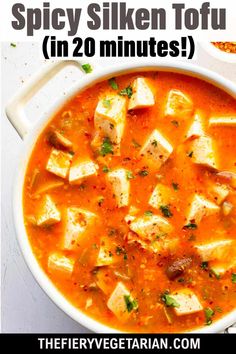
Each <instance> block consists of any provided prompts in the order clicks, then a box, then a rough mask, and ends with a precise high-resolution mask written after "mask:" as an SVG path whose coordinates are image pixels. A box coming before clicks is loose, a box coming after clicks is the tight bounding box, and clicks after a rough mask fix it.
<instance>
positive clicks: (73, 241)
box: [62, 207, 97, 250]
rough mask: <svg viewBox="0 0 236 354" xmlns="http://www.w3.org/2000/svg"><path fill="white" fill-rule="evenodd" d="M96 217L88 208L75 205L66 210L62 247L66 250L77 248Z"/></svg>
mask: <svg viewBox="0 0 236 354" xmlns="http://www.w3.org/2000/svg"><path fill="white" fill-rule="evenodd" d="M96 217H97V216H96V214H94V213H92V212H90V211H88V210H84V209H80V208H75V207H70V208H68V209H67V211H66V220H65V228H64V235H63V239H62V248H63V249H66V250H74V249H76V247H77V246H78V244H79V242H80V240H81V239H82V238H84V237H86V235H87V234H88V232H89V230H90V229H91V226H92V225H93V224H94V222H95V220H96Z"/></svg>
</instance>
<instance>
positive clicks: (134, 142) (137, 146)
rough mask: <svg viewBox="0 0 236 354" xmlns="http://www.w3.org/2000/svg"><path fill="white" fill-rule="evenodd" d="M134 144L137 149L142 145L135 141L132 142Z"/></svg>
mask: <svg viewBox="0 0 236 354" xmlns="http://www.w3.org/2000/svg"><path fill="white" fill-rule="evenodd" d="M132 144H133V146H134V147H135V148H136V149H137V148H140V147H141V145H140V144H139V143H137V141H136V140H134V139H133V140H132Z"/></svg>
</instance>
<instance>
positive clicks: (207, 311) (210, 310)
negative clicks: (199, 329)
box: [204, 307, 215, 326]
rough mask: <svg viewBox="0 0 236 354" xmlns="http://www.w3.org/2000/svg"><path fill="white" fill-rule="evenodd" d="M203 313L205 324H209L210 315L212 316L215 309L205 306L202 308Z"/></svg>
mask: <svg viewBox="0 0 236 354" xmlns="http://www.w3.org/2000/svg"><path fill="white" fill-rule="evenodd" d="M204 313H205V318H206V325H207V326H209V325H211V324H212V317H213V316H214V314H215V311H214V310H212V309H211V308H210V307H207V308H205V309H204Z"/></svg>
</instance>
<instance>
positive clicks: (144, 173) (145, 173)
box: [138, 170, 148, 177]
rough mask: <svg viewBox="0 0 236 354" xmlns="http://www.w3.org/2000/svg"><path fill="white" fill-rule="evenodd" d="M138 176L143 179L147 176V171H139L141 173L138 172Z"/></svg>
mask: <svg viewBox="0 0 236 354" xmlns="http://www.w3.org/2000/svg"><path fill="white" fill-rule="evenodd" d="M138 174H139V176H141V177H145V176H147V175H148V171H147V170H141V171H139V173H138Z"/></svg>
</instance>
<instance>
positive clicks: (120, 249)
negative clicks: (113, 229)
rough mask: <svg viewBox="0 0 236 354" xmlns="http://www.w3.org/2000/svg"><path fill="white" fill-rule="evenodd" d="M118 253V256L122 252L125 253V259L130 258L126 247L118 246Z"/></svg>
mask: <svg viewBox="0 0 236 354" xmlns="http://www.w3.org/2000/svg"><path fill="white" fill-rule="evenodd" d="M116 254H117V256H120V255H121V254H123V255H124V260H127V259H128V256H127V252H126V249H125V248H124V247H121V246H117V247H116Z"/></svg>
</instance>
